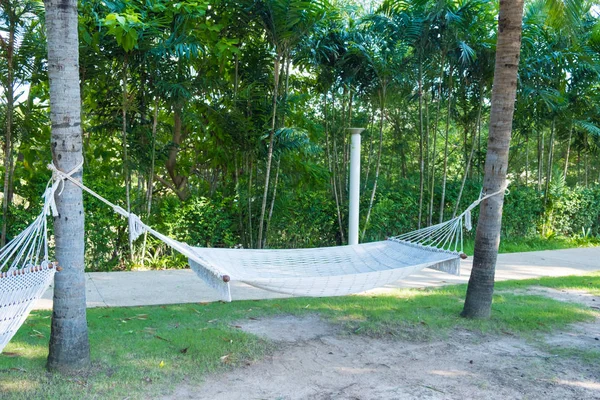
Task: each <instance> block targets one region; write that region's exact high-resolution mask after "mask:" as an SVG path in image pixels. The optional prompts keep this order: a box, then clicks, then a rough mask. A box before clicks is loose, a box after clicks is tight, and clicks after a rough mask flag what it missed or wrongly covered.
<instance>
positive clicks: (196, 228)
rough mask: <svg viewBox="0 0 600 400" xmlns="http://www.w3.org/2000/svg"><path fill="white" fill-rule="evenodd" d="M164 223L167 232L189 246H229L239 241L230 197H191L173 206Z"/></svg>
mask: <svg viewBox="0 0 600 400" xmlns="http://www.w3.org/2000/svg"><path fill="white" fill-rule="evenodd" d="M165 225H166V227H167V228H168V234H169V235H171V236H172V237H174V238H175V239H177V240H180V241H182V242H185V243H188V244H190V245H192V246H201V247H233V246H235V245H236V244H238V243H240V239H239V236H238V234H237V233H236V232H235V208H234V205H233V199H231V198H219V197H216V198H213V199H209V198H206V197H197V198H191V199H189V200H188V201H186V202H185V203H184V204H183V205H182V206H180V207H178V208H176V210H175V212H174V213H173V215H171V216H169V217H168V219H167V222H166V224H165Z"/></svg>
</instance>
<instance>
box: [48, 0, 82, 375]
mask: <svg viewBox="0 0 600 400" xmlns="http://www.w3.org/2000/svg"><path fill="white" fill-rule="evenodd" d="M44 4H45V7H46V33H47V37H48V77H49V79H50V120H51V123H52V139H51V140H52V160H53V162H54V165H56V167H57V168H58V169H60V170H62V171H65V172H70V171H71V170H72V169H74V168H75V167H76V166H77V165H78V164H79V163H80V162H81V161H82V160H83V155H82V137H81V136H82V135H81V99H80V95H79V93H80V92H79V43H78V38H77V1H76V0H45V2H44ZM73 176H74V178H75V179H77V180H79V181H81V179H82V170H81V169H80V170H79V171H77V172H76V173H75V174H74V175H73ZM55 198H56V205H57V207H58V212H59V216H58V217H56V218H55V219H54V235H55V240H56V258H57V260H58V262H59V264H60V266H61V267H62V268H63V269H62V271H61V272H59V273H57V274H56V276H55V278H54V309H53V312H52V330H51V334H50V354H49V355H48V363H47V367H48V369H49V370H52V371H60V372H75V371H79V370H81V369H84V368H87V367H88V366H89V363H90V350H89V342H88V330H87V321H86V314H85V311H86V310H85V277H84V216H83V198H82V193H81V189H79V188H78V187H77V186H75V185H74V184H72V183H70V182H68V181H66V182H65V183H64V189H63V190H62V192H61V193H60V195H59V194H58V193H57V194H56V195H55Z"/></svg>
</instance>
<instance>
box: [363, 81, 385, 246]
mask: <svg viewBox="0 0 600 400" xmlns="http://www.w3.org/2000/svg"><path fill="white" fill-rule="evenodd" d="M386 89H387V84H386V83H385V82H384V83H382V85H381V91H380V93H381V98H380V102H381V120H380V122H379V148H378V150H377V167H376V168H375V180H374V181H373V190H372V191H371V199H370V200H369V209H368V210H367V218H366V219H365V226H364V228H363V231H362V235H361V240H364V239H365V234H366V233H367V227H368V226H369V219H370V218H371V210H372V209H373V203H374V202H375V194H376V193H377V181H378V180H379V170H380V168H381V151H382V148H383V123H384V121H385V98H386Z"/></svg>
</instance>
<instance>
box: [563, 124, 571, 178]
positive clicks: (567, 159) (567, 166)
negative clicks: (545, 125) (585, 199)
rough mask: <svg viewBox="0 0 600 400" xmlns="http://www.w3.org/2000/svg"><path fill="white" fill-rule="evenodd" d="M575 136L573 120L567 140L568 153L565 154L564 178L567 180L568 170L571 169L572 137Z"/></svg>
mask: <svg viewBox="0 0 600 400" xmlns="http://www.w3.org/2000/svg"><path fill="white" fill-rule="evenodd" d="M572 136H573V122H571V127H570V128H569V139H568V140H567V154H566V155H565V172H564V178H565V182H566V181H567V172H568V170H569V154H570V153H571V138H572Z"/></svg>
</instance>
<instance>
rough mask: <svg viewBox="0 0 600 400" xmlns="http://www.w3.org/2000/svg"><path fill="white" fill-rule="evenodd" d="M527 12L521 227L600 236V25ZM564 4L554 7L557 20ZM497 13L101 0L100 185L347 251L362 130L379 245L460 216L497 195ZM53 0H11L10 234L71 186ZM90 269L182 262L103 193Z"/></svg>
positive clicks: (511, 211)
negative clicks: (482, 196)
mask: <svg viewBox="0 0 600 400" xmlns="http://www.w3.org/2000/svg"><path fill="white" fill-rule="evenodd" d="M549 3H552V1H542V0H534V1H529V2H527V4H526V11H525V16H524V26H523V29H524V31H523V46H522V55H521V65H520V75H519V88H518V94H517V97H518V98H517V103H516V111H515V122H514V136H513V144H512V147H511V161H510V167H509V168H510V170H509V177H510V179H511V181H512V184H511V186H510V195H509V196H507V198H506V203H505V212H504V219H503V221H504V222H503V236H504V238H505V239H507V240H508V241H517V240H519V239H521V238H528V237H535V238H539V237H542V238H554V237H562V236H565V237H569V238H579V239H580V240H581V239H582V238H583V239H585V238H594V237H598V235H599V234H600V186H599V185H598V183H599V182H600V159H599V158H598V154H599V153H598V150H599V147H598V146H599V145H600V83H599V82H600V80H599V79H598V78H599V72H600V22H599V17H598V8H597V5H596V6H595V5H594V3H595V2H593V1H565V2H559V5H560V7H563V11H566V13H564V12H563V13H562V14H561V15H568V16H569V17H568V18H561V19H559V18H557V17H556V16H555V15H554V12H553V11H552V10H556V4H549ZM550 6H553V7H550ZM496 7H497V4H496V2H489V1H482V0H460V1H450V0H443V1H431V0H430V1H427V0H411V1H399V0H398V1H385V2H383V3H381V4H380V3H379V2H373V3H365V2H361V1H356V2H353V1H349V0H347V1H341V0H339V1H337V0H331V1H329V2H326V1H308V0H306V1H301V0H255V1H252V0H208V1H196V0H184V1H177V2H173V1H166V0H151V1H137V0H117V1H97V0H82V1H81V4H80V7H79V10H80V20H79V33H80V55H81V56H80V64H81V68H80V80H81V88H82V104H83V110H84V112H83V114H84V115H83V120H84V141H85V149H84V150H85V159H86V165H85V176H84V179H85V183H86V184H87V185H88V186H90V187H91V188H93V189H94V190H96V191H97V192H99V193H101V194H102V195H104V196H106V197H107V198H109V199H110V200H111V201H114V202H116V203H119V204H121V205H124V206H127V207H129V208H130V209H131V211H132V212H135V213H136V214H138V215H141V216H142V218H143V219H144V220H145V221H147V222H148V223H150V224H151V225H153V226H155V227H156V229H158V230H160V231H164V232H166V233H168V234H170V235H172V236H174V237H176V238H178V239H181V240H185V241H186V242H188V243H190V244H196V245H201V246H225V247H232V246H235V245H240V244H241V245H243V246H244V247H271V248H278V247H311V246H329V245H335V244H343V243H345V242H346V236H347V232H346V227H347V220H346V218H347V217H346V214H347V197H348V196H347V181H348V161H349V136H348V134H347V131H346V128H348V127H351V126H360V127H366V128H367V129H366V131H365V132H364V133H363V159H362V185H363V186H362V190H361V192H362V193H361V198H362V204H361V218H362V219H361V235H362V240H363V241H371V240H379V239H383V238H385V237H387V236H392V235H397V234H400V233H402V232H406V231H409V230H413V229H416V228H418V227H422V226H426V225H429V224H433V223H437V222H438V221H441V220H443V219H448V218H450V217H451V216H452V215H454V214H455V213H457V212H458V211H459V210H462V209H463V208H465V207H466V206H467V205H468V204H469V203H470V202H471V201H472V200H474V199H476V198H477V196H478V195H479V190H480V187H481V179H482V171H483V162H484V159H485V153H486V148H485V146H486V142H487V121H488V120H489V118H488V116H489V105H490V95H491V83H492V75H493V65H494V51H495V48H494V47H495V37H494V35H495V31H496V23H497V22H496V20H495V19H496V16H497V9H496ZM43 24H44V15H43V7H42V5H41V3H40V2H38V1H33V0H26V1H3V2H2V3H0V52H1V53H2V54H1V57H0V71H1V74H0V77H1V79H0V85H1V89H0V98H1V103H0V119H1V120H2V126H3V128H4V135H3V152H2V172H3V178H4V186H3V187H4V190H3V206H4V207H3V217H2V224H3V226H4V227H5V228H6V235H3V238H2V239H3V240H5V239H10V238H11V237H12V236H13V235H14V234H16V233H17V232H18V231H19V230H20V229H22V228H23V227H24V226H25V225H26V224H27V223H28V221H29V220H30V218H31V216H32V215H34V214H36V213H37V212H38V210H39V199H40V196H41V194H42V192H43V188H44V186H45V185H46V182H47V180H48V179H49V178H50V173H49V172H48V171H47V170H46V167H45V165H46V164H47V163H48V162H50V127H49V118H48V102H49V99H48V81H47V74H46V61H45V57H46V47H45V38H44V34H43V32H44V29H43ZM86 232H87V258H88V260H89V262H88V268H89V269H90V270H110V269H115V268H130V267H132V266H140V265H143V266H144V267H155V268H161V267H167V266H181V265H184V264H185V260H182V259H178V258H176V256H172V255H171V253H170V251H169V249H166V248H164V247H163V245H161V244H160V243H156V242H154V241H152V240H151V239H150V238H149V239H148V240H145V239H139V240H138V242H137V243H136V244H135V246H134V247H133V248H130V247H129V245H128V243H127V240H128V233H127V229H126V223H125V221H122V220H120V219H119V217H117V216H116V215H114V214H113V213H112V210H110V209H107V208H106V207H105V206H104V205H102V204H101V203H98V202H97V201H95V200H94V199H91V198H88V199H87V202H86Z"/></svg>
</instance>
